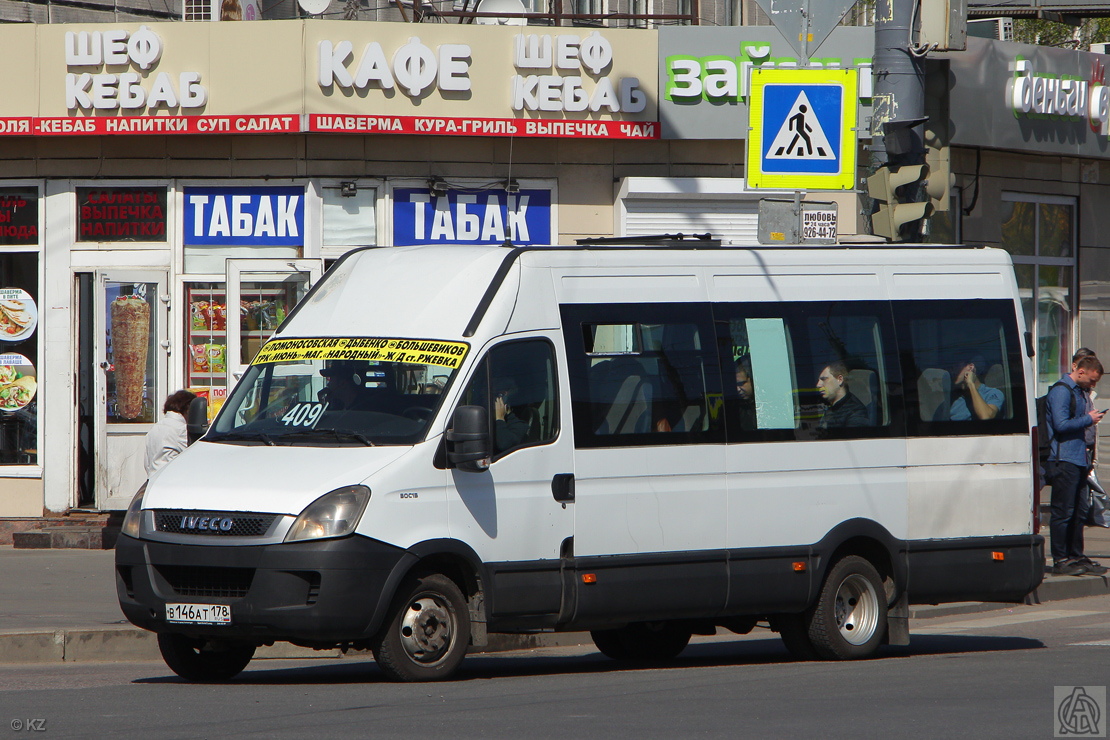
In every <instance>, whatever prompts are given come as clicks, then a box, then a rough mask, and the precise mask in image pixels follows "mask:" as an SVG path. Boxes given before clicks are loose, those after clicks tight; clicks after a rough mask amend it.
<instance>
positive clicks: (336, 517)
mask: <svg viewBox="0 0 1110 740" xmlns="http://www.w3.org/2000/svg"><path fill="white" fill-rule="evenodd" d="M369 500H370V489H369V488H367V487H366V486H344V487H343V488H337V489H335V490H334V491H332V492H331V493H325V494H324V495H323V496H321V497H320V498H318V499H316V500H315V501H313V502H312V503H311V504H309V505H308V506H307V507H305V510H304V511H302V512H301V515H300V516H299V517H297V521H295V522H293V526H292V527H291V528H290V529H289V534H287V535H285V541H286V542H297V541H299V540H319V539H323V538H325V537H342V536H344V535H348V534H350V533H351V532H353V531H355V527H356V526H358V520H359V519H360V518H361V517H362V511H363V509H365V508H366V502H367V501H369Z"/></svg>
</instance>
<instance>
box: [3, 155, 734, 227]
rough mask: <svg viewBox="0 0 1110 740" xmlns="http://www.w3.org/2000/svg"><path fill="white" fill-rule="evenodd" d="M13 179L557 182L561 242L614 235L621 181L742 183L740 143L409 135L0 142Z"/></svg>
mask: <svg viewBox="0 0 1110 740" xmlns="http://www.w3.org/2000/svg"><path fill="white" fill-rule="evenodd" d="M0 159H2V160H3V161H4V163H5V164H4V175H5V177H10V178H24V179H40V178H66V179H71V178H72V179H78V178H167V179H168V178H202V177H203V178H289V177H295V178H303V177H309V178H312V177H344V178H359V177H373V178H397V177H410V178H411V177H420V178H425V177H431V176H438V177H442V178H452V177H469V178H490V179H498V178H508V177H513V178H537V177H538V178H556V179H558V181H559V193H560V202H559V213H560V218H559V226H560V235H559V239H560V241H561V242H563V243H572V242H573V240H574V239H575V238H578V237H581V236H605V235H609V234H612V231H613V198H614V192H615V183H617V182H618V181H619V180H620V179H621V178H624V177H724V178H743V177H744V165H743V142H742V141H730V142H720V141H628V142H622V141H582V140H576V139H519V140H512V139H494V138H480V137H470V138H467V139H466V140H464V141H460V140H458V139H450V138H440V137H411V136H408V137H406V136H325V135H281V136H269V137H266V136H197V137H158V136H151V137H142V136H135V137H65V138H55V139H46V138H26V139H22V138H0Z"/></svg>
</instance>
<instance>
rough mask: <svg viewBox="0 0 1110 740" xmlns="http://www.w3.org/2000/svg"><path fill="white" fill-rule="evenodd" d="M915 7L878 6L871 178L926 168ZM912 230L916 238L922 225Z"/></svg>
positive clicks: (896, 2) (894, 1)
mask: <svg viewBox="0 0 1110 740" xmlns="http://www.w3.org/2000/svg"><path fill="white" fill-rule="evenodd" d="M915 6H916V2H915V0H877V4H876V8H875V57H874V62H873V64H874V67H873V69H874V74H875V89H874V97H873V98H872V116H871V163H870V164H871V166H870V170H869V174H873V173H874V172H876V171H877V170H879V169H880V168H882V167H888V166H890V167H900V166H903V165H915V164H924V162H925V144H924V128H925V127H924V123H925V120H926V116H925V60H924V58H923V57H921V56H918V55H916V54H915V53H914V46H913V43H914V39H913V36H912V34H913V24H914V20H915V19H914V8H915ZM921 189H922V190H923V188H921ZM922 197H923V193H917V194H916V195H915V196H914V197H913V198H912V200H920V199H921V198H922ZM916 228H917V229H918V232H919V233H918V236H919V235H920V222H919V223H918V224H917V227H916ZM915 241H916V239H915Z"/></svg>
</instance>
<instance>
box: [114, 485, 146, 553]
mask: <svg viewBox="0 0 1110 740" xmlns="http://www.w3.org/2000/svg"><path fill="white" fill-rule="evenodd" d="M144 493H146V482H145V481H144V482H143V484H142V485H141V486H139V492H138V493H136V494H135V498H133V499H131V503H130V504H129V505H128V507H127V513H126V514H125V515H124V517H123V526H122V527H120V532H121V533H123V534H125V535H127V536H128V537H134V538H135V539H138V538H139V524H140V523H141V522H142V518H143V512H142V509H143V494H144Z"/></svg>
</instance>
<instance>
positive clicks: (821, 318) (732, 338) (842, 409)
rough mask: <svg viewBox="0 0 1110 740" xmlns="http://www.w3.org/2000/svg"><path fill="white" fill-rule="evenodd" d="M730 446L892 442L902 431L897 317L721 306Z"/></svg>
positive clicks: (882, 310) (818, 308) (851, 309)
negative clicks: (782, 442) (894, 319)
mask: <svg viewBox="0 0 1110 740" xmlns="http://www.w3.org/2000/svg"><path fill="white" fill-rule="evenodd" d="M714 310H715V315H716V319H717V321H718V326H719V329H718V334H719V336H720V337H721V339H720V343H721V363H722V374H723V375H724V376H725V377H726V378H734V379H735V383H734V384H733V383H726V384H725V387H726V399H727V401H728V403H727V404H726V405H727V408H728V409H729V414H728V416H729V439H730V440H739V441H742V440H751V441H757V440H763V441H771V440H782V439H799V440H805V439H843V438H857V437H879V436H890V435H892V434H896V433H898V432H897V431H896V430H897V429H899V428H900V413H899V411H900V408H899V405H898V404H897V403H894V402H892V398H894V397H896V396H897V391H898V384H897V362H896V354H895V342H894V339H893V335H892V329H891V321H890V315H889V309H888V308H887V307H886V304H883V303H880V302H866V301H852V302H812V303H775V304H721V305H717V306H715V308H714Z"/></svg>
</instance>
